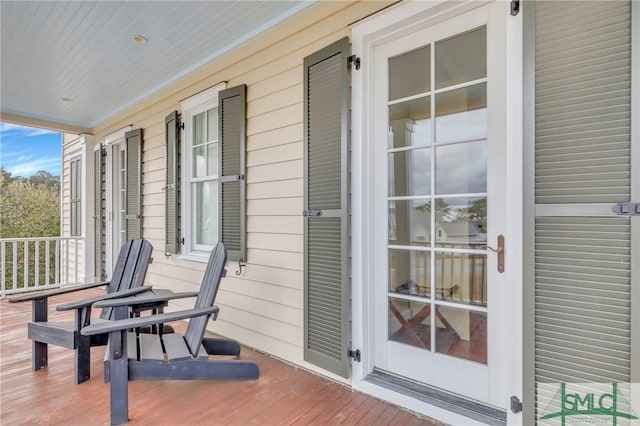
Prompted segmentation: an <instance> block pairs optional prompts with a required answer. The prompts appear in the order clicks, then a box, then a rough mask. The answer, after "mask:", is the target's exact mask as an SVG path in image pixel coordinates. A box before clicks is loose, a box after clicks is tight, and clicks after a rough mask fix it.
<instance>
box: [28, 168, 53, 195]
mask: <svg viewBox="0 0 640 426" xmlns="http://www.w3.org/2000/svg"><path fill="white" fill-rule="evenodd" d="M29 182H31V183H32V184H34V185H35V186H37V187H38V188H42V187H46V188H52V189H57V190H58V191H60V177H59V176H54V175H52V174H51V173H49V172H48V171H46V170H39V171H37V172H35V173H34V174H33V176H31V177H30V178H29Z"/></svg>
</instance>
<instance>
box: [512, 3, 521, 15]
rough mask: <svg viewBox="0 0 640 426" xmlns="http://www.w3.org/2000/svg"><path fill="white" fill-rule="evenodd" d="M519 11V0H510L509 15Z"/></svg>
mask: <svg viewBox="0 0 640 426" xmlns="http://www.w3.org/2000/svg"><path fill="white" fill-rule="evenodd" d="M518 13H520V0H511V16H516V15H517V14H518Z"/></svg>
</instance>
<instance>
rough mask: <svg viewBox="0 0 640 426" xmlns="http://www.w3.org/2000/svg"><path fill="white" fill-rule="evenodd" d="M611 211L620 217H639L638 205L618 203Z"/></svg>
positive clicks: (639, 206)
mask: <svg viewBox="0 0 640 426" xmlns="http://www.w3.org/2000/svg"><path fill="white" fill-rule="evenodd" d="M611 210H613V212H614V213H615V214H617V215H621V216H640V203H618V204H616V205H615V206H613V207H612V208H611Z"/></svg>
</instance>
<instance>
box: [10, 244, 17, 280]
mask: <svg viewBox="0 0 640 426" xmlns="http://www.w3.org/2000/svg"><path fill="white" fill-rule="evenodd" d="M12 252H13V259H12V260H13V262H12V263H13V277H11V278H12V280H13V287H11V288H12V289H13V290H14V291H15V290H16V289H17V288H18V242H17V241H14V242H13V247H12Z"/></svg>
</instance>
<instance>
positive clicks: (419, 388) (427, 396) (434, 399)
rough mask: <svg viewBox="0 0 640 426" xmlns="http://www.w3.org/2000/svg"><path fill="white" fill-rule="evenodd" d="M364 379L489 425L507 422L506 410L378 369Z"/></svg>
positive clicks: (497, 425)
mask: <svg viewBox="0 0 640 426" xmlns="http://www.w3.org/2000/svg"><path fill="white" fill-rule="evenodd" d="M364 380H365V381H366V382H369V383H371V384H374V385H377V386H381V387H384V388H386V389H389V390H392V391H394V392H397V393H399V394H402V395H406V396H408V397H411V398H415V399H417V400H419V401H422V402H425V403H427V404H431V405H433V406H436V407H439V408H442V409H444V410H447V411H451V412H453V413H456V414H459V415H462V416H465V417H468V418H470V419H473V420H476V421H478V422H481V423H485V424H487V425H492V426H504V425H506V424H507V412H506V411H504V410H499V409H497V408H494V407H491V406H489V405H486V404H482V403H480V402H478V401H473V400H470V399H467V398H464V397H462V396H459V395H456V394H452V393H449V392H446V391H443V390H442V389H438V388H435V387H433V386H428V385H425V384H422V383H418V382H414V381H412V380H408V379H406V378H402V377H398V376H394V375H392V374H389V373H386V372H384V371H380V370H377V369H376V370H373V372H372V373H371V374H369V375H368V376H367V377H366V378H365V379H364Z"/></svg>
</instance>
